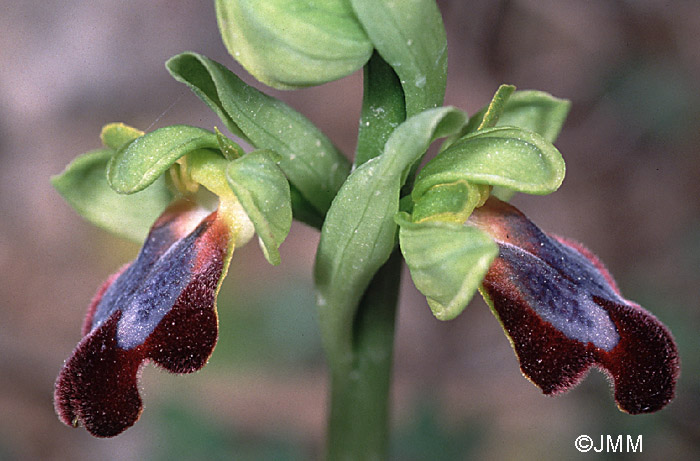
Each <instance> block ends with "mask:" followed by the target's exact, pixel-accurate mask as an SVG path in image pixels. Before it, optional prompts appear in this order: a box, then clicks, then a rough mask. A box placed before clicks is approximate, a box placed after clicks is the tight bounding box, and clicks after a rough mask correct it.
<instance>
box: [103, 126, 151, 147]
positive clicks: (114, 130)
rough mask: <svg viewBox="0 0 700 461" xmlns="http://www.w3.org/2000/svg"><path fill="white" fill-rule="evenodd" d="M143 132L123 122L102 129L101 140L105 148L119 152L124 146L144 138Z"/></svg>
mask: <svg viewBox="0 0 700 461" xmlns="http://www.w3.org/2000/svg"><path fill="white" fill-rule="evenodd" d="M143 134H144V133H143V131H141V130H138V129H136V128H134V127H132V126H129V125H126V124H124V123H121V122H115V123H108V124H107V125H105V126H103V127H102V132H101V133H100V139H101V140H102V144H103V145H104V146H105V147H108V148H110V149H114V150H117V149H119V148H120V147H122V146H123V145H124V144H126V143H128V142H131V141H133V140H134V139H136V138H138V137H141V136H143Z"/></svg>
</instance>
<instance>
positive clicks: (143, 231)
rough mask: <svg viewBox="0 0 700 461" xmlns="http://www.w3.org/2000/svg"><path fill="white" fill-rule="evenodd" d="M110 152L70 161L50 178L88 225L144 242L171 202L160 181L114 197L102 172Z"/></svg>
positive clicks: (169, 194) (92, 152)
mask: <svg viewBox="0 0 700 461" xmlns="http://www.w3.org/2000/svg"><path fill="white" fill-rule="evenodd" d="M112 155H114V150H112V149H99V150H95V151H91V152H88V153H86V154H83V155H81V156H79V157H77V158H76V159H75V160H73V161H72V162H71V163H70V164H69V165H68V166H67V167H66V169H65V170H64V171H63V173H61V174H59V175H56V176H54V177H52V178H51V183H52V184H53V186H54V187H55V188H56V190H57V191H58V192H59V194H61V196H62V197H63V198H64V199H65V200H66V201H67V202H68V203H69V204H70V205H71V206H72V207H73V208H74V209H75V211H77V212H78V214H79V215H81V216H82V217H83V218H85V219H86V220H87V221H89V222H91V223H92V224H95V225H96V226H98V227H101V228H102V229H105V230H107V231H109V232H112V233H114V234H117V235H119V236H121V237H124V238H127V239H129V240H133V241H137V242H140V241H143V240H144V239H145V238H146V236H147V235H148V231H149V229H150V227H151V225H152V224H153V222H154V221H155V220H156V219H157V218H158V216H160V214H161V213H162V212H163V210H164V209H165V208H166V207H167V206H168V204H169V203H170V201H171V199H172V194H171V193H170V190H169V189H168V187H167V185H166V184H165V180H164V179H163V178H159V179H158V180H156V181H155V182H154V183H153V184H152V185H151V187H149V188H148V189H146V190H144V191H141V192H137V193H135V194H132V195H121V194H118V193H116V192H115V191H114V190H112V188H111V187H110V186H109V184H108V183H107V176H106V174H105V170H106V168H107V163H108V162H109V159H110V158H111V157H112Z"/></svg>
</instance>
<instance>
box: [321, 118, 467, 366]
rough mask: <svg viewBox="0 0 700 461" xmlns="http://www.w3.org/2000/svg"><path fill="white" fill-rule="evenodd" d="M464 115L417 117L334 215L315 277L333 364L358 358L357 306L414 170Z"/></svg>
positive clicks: (351, 185) (342, 195)
mask: <svg viewBox="0 0 700 461" xmlns="http://www.w3.org/2000/svg"><path fill="white" fill-rule="evenodd" d="M465 121H466V116H465V115H464V113H463V112H462V111H460V110H458V109H455V108H451V107H442V108H437V109H430V110H427V111H425V112H422V113H420V114H418V115H415V116H413V117H411V118H409V119H408V120H406V121H405V122H404V123H402V124H401V125H399V127H397V128H396V130H394V132H393V133H392V135H391V137H390V138H389V140H388V141H387V142H386V145H385V146H384V151H383V152H382V154H381V155H379V156H378V157H375V158H373V159H371V160H369V161H367V162H365V163H363V164H362V165H361V166H359V167H358V168H357V169H356V170H355V171H353V172H352V174H351V175H350V176H349V177H348V179H347V181H345V183H344V184H343V187H342V188H341V189H340V191H339V192H338V195H337V196H336V198H335V199H334V200H333V204H332V206H331V208H330V210H329V211H328V214H327V216H326V220H325V222H324V224H323V228H322V230H321V240H320V242H319V246H318V252H317V253H316V267H315V278H316V287H317V290H318V296H319V301H318V304H319V307H320V316H321V325H322V329H323V336H324V341H326V345H327V347H328V348H329V350H331V353H330V354H329V355H330V357H333V360H339V361H340V362H342V363H345V364H346V365H347V364H348V363H349V360H351V354H352V352H351V351H352V325H353V316H354V312H355V309H356V307H357V304H358V302H359V300H360V297H361V296H362V293H363V292H364V290H365V288H367V284H368V283H369V281H370V280H371V278H372V276H373V275H374V274H375V272H376V271H377V269H379V267H380V266H381V265H382V264H384V263H385V262H386V260H387V259H388V258H389V255H390V254H391V251H392V250H393V248H394V246H395V244H396V241H395V239H396V223H395V222H394V215H395V214H396V213H397V212H398V211H399V195H400V191H401V186H402V185H403V184H404V182H405V180H406V177H407V175H408V172H409V171H410V169H411V167H412V166H413V164H414V163H416V162H420V159H421V158H422V157H423V155H424V154H425V151H426V150H427V148H428V146H429V145H430V143H431V142H432V141H433V140H434V139H436V138H439V137H444V136H448V135H450V134H452V133H456V132H458V131H459V130H460V129H461V127H462V126H463V125H464V123H465Z"/></svg>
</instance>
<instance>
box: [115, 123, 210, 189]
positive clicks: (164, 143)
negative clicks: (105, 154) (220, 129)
mask: <svg viewBox="0 0 700 461" xmlns="http://www.w3.org/2000/svg"><path fill="white" fill-rule="evenodd" d="M204 148H211V149H217V150H218V149H219V141H218V140H217V138H216V135H215V134H214V133H212V132H211V131H207V130H204V129H202V128H197V127H194V126H189V125H172V126H166V127H163V128H159V129H157V130H155V131H152V132H150V133H146V134H145V135H143V136H141V137H140V138H136V139H134V140H133V141H132V142H130V143H129V144H126V145H124V146H123V147H122V148H120V149H119V150H117V152H116V153H115V154H114V156H113V157H112V159H111V160H110V161H109V163H108V164H107V180H108V181H109V184H110V186H112V189H114V190H115V191H117V192H119V193H120V194H133V193H134V192H138V191H140V190H143V189H145V188H146V187H148V186H149V185H151V184H152V183H153V182H154V181H155V180H156V179H158V177H159V176H160V175H162V174H163V173H164V172H165V171H166V170H167V169H168V168H170V166H171V165H172V164H173V163H175V162H176V161H177V160H178V159H179V158H180V157H182V156H183V155H187V154H188V153H190V152H192V151H194V150H197V149H204Z"/></svg>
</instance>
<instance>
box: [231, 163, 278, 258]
mask: <svg viewBox="0 0 700 461" xmlns="http://www.w3.org/2000/svg"><path fill="white" fill-rule="evenodd" d="M278 158H279V156H278V155H277V154H275V153H274V152H272V151H269V150H257V151H253V152H251V153H249V154H248V155H246V156H244V157H241V158H239V159H237V160H234V161H232V162H231V163H230V164H229V166H228V168H227V170H226V177H227V179H228V183H229V186H231V189H232V190H233V192H234V193H235V194H236V197H237V198H238V200H239V202H240V203H241V205H242V206H243V209H244V210H245V212H246V214H247V215H248V217H249V218H250V220H251V221H252V222H253V225H254V226H255V232H256V233H257V234H258V237H260V243H261V247H262V250H263V253H264V254H265V257H266V258H267V260H268V261H269V262H270V264H275V265H276V264H279V263H280V254H279V251H278V248H279V246H280V244H281V243H282V242H283V241H284V239H285V238H286V237H287V234H288V233H289V228H290V227H291V225H292V207H291V201H290V200H291V199H290V193H289V183H288V182H287V178H286V177H285V176H284V173H282V170H280V168H279V167H278V166H277V160H278Z"/></svg>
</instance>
